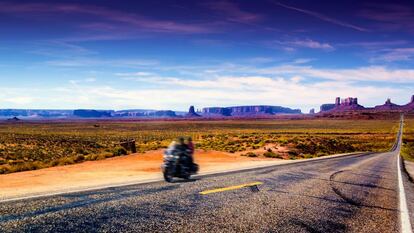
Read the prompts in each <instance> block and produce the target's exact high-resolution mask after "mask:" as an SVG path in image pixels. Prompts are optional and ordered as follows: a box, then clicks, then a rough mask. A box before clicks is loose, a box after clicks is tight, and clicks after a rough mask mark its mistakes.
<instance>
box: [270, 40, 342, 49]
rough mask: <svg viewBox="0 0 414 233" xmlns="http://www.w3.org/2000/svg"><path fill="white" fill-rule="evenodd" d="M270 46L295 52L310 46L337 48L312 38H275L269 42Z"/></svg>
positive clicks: (312, 47)
mask: <svg viewBox="0 0 414 233" xmlns="http://www.w3.org/2000/svg"><path fill="white" fill-rule="evenodd" d="M267 44H268V45H269V46H270V47H274V48H281V49H283V50H284V51H286V52H293V51H295V50H296V49H297V48H308V49H321V50H325V51H332V50H334V49H335V48H334V47H333V46H332V45H331V44H329V43H324V42H319V41H315V40H311V39H304V40H298V39H292V40H284V41H280V40H275V41H272V42H268V43H267Z"/></svg>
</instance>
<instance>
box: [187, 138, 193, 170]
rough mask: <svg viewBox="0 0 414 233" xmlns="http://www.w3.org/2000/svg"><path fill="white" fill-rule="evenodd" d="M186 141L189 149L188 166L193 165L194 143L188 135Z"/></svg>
mask: <svg viewBox="0 0 414 233" xmlns="http://www.w3.org/2000/svg"><path fill="white" fill-rule="evenodd" d="M187 141H188V143H187V146H188V149H189V152H190V153H189V161H188V163H189V164H190V167H193V165H194V143H193V139H192V138H191V137H188V139H187Z"/></svg>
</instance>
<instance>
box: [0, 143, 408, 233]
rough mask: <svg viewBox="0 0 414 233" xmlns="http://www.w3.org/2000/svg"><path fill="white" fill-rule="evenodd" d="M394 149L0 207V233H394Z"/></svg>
mask: <svg viewBox="0 0 414 233" xmlns="http://www.w3.org/2000/svg"><path fill="white" fill-rule="evenodd" d="M398 149H399V148H398V146H397V150H396V151H393V152H388V153H380V154H363V155H352V156H345V157H337V158H332V159H326V160H319V161H306V162H303V163H298V164H288V165H279V166H274V167H268V168H261V169H255V170H250V171H242V172H233V173H230V174H220V175H211V176H205V177H200V178H197V179H194V180H191V181H189V182H176V183H165V182H155V183H150V184H141V185H132V186H123V187H116V188H107V189H102V190H97V191H88V192H79V193H71V194H62V195H57V196H52V197H42V198H35V199H29V200H21V201H13V202H6V203H0V231H1V232H400V227H401V226H400V211H399V195H398V194H399V189H398V182H397V180H398V179H397V154H398ZM256 182H260V183H259V184H258V185H257V186H253V187H241V188H238V189H233V190H228V189H224V190H221V191H220V192H213V193H210V194H205V195H202V194H200V192H202V191H206V190H215V189H217V188H224V187H231V186H237V185H243V184H249V183H256ZM406 182H408V181H406ZM410 185H411V186H410ZM406 186H407V189H410V188H411V189H410V190H412V184H408V183H406ZM230 189H231V188H230ZM410 190H407V191H410ZM410 198H412V196H411V195H408V197H407V199H410ZM411 201H413V200H408V202H409V206H411V205H412V203H411Z"/></svg>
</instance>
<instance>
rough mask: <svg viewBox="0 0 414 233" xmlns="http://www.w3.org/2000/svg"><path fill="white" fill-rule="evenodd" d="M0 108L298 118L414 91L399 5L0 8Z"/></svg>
mask: <svg viewBox="0 0 414 233" xmlns="http://www.w3.org/2000/svg"><path fill="white" fill-rule="evenodd" d="M0 35H1V37H0V80H1V83H2V85H1V86H0V108H55V109H73V108H97V109H130V108H140V109H142V108H150V109H173V110H185V109H187V108H188V106H189V105H195V106H196V108H201V107H208V106H233V105H249V104H269V105H282V106H287V107H292V108H301V109H302V110H303V111H308V110H309V109H310V108H318V107H319V105H320V104H322V103H327V102H328V103H329V102H332V101H333V100H334V98H335V97H336V96H341V97H347V96H354V97H358V98H359V101H360V103H361V104H363V105H366V106H374V105H377V104H382V103H383V102H384V101H385V99H386V98H392V100H393V102H396V103H398V104H405V103H406V102H408V100H409V99H410V96H411V95H412V94H414V88H413V87H414V69H413V64H414V62H413V59H414V44H413V42H414V41H413V35H414V5H413V3H410V1H405V2H404V1H400V2H398V1H393V2H392V3H387V1H383V2H381V1H363V2H362V1H319V2H318V1H272V0H263V1H235V0H233V1H230V0H228V1H150V2H147V3H142V2H141V1H139V2H138V1H102V0H100V1H93V0H91V1H0Z"/></svg>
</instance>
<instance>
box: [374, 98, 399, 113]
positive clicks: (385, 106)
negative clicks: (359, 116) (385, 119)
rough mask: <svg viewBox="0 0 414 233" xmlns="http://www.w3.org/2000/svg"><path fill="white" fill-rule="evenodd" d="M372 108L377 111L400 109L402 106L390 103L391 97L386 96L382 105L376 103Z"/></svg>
mask: <svg viewBox="0 0 414 233" xmlns="http://www.w3.org/2000/svg"><path fill="white" fill-rule="evenodd" d="M374 109H375V110H377V111H378V110H379V111H396V110H401V109H402V107H401V106H400V105H397V104H394V103H392V102H391V99H389V98H388V99H387V101H385V103H384V104H383V105H377V106H375V107H374Z"/></svg>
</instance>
